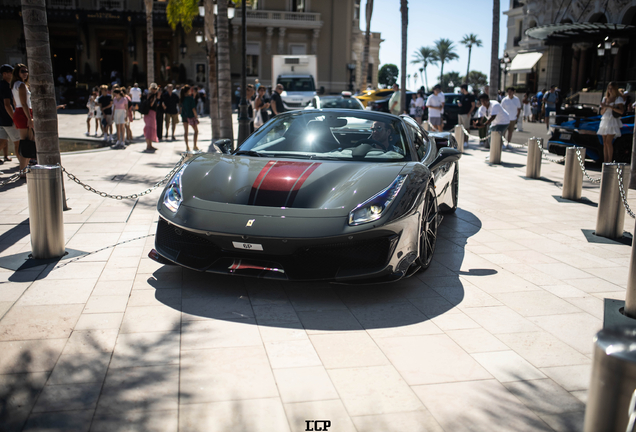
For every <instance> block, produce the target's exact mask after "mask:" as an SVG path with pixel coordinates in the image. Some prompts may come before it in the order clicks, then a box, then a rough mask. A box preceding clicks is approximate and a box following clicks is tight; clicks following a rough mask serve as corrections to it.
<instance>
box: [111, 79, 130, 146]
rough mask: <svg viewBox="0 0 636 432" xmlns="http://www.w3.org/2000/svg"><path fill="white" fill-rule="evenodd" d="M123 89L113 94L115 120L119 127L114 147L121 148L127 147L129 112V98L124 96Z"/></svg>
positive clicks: (116, 125)
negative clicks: (127, 117) (127, 118)
mask: <svg viewBox="0 0 636 432" xmlns="http://www.w3.org/2000/svg"><path fill="white" fill-rule="evenodd" d="M123 92H124V91H123V90H119V89H118V90H115V91H114V92H113V95H114V96H115V98H114V100H113V121H114V122H115V127H116V128H117V142H116V143H115V145H114V146H113V149H116V150H120V149H125V148H126V116H127V114H128V99H126V97H124V94H123Z"/></svg>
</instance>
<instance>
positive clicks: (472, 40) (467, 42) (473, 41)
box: [459, 33, 481, 79]
mask: <svg viewBox="0 0 636 432" xmlns="http://www.w3.org/2000/svg"><path fill="white" fill-rule="evenodd" d="M459 43H461V44H462V45H464V46H466V48H468V64H467V65H466V76H465V77H464V79H467V78H468V75H470V56H471V54H472V52H473V47H474V46H475V47H480V46H481V39H479V38H478V37H477V35H476V34H474V33H470V34H467V35H464V39H462V40H461V41H459Z"/></svg>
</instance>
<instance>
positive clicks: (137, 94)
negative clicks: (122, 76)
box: [130, 87, 141, 103]
mask: <svg viewBox="0 0 636 432" xmlns="http://www.w3.org/2000/svg"><path fill="white" fill-rule="evenodd" d="M130 98H131V99H132V102H135V103H136V102H141V89H140V88H139V87H133V88H131V89H130Z"/></svg>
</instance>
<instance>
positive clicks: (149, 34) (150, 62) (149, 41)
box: [144, 0, 155, 86]
mask: <svg viewBox="0 0 636 432" xmlns="http://www.w3.org/2000/svg"><path fill="white" fill-rule="evenodd" d="M154 1H155V0H144V5H145V6H146V85H147V86H149V85H150V83H152V82H154V81H155V37H154V30H153V26H152V4H153V3H154Z"/></svg>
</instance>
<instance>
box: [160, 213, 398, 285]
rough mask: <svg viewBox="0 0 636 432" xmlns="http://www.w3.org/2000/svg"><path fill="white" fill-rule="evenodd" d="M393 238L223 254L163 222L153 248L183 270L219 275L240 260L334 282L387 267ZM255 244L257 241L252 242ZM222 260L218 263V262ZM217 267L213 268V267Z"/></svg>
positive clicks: (201, 238) (289, 274) (297, 276)
mask: <svg viewBox="0 0 636 432" xmlns="http://www.w3.org/2000/svg"><path fill="white" fill-rule="evenodd" d="M398 237H399V236H397V235H392V236H386V237H379V238H374V239H370V240H361V241H344V242H337V243H329V244H320V245H314V246H311V245H310V246H303V247H299V248H297V249H296V250H295V251H294V252H293V253H291V254H289V255H272V254H264V253H254V252H243V251H241V250H223V249H221V248H220V247H218V246H217V245H216V244H214V243H213V242H211V241H210V240H208V239H207V238H206V237H205V236H202V235H198V234H195V233H192V232H190V231H187V230H184V229H181V228H178V227H176V226H174V225H171V224H169V223H168V222H166V221H165V220H163V219H160V220H159V224H158V226H157V237H156V248H157V251H158V252H159V253H161V254H162V255H164V256H166V258H169V259H171V260H172V261H175V262H177V263H179V264H181V265H184V266H186V267H190V268H194V269H198V270H207V269H209V268H210V267H214V270H211V271H220V270H221V269H223V268H227V267H229V266H225V265H223V266H221V265H220V264H221V262H223V263H227V262H231V261H228V259H229V260H243V262H244V263H246V264H247V263H254V264H263V265H264V266H266V267H272V266H273V263H274V264H278V265H280V267H281V268H282V269H284V271H285V274H286V275H287V277H288V278H289V279H295V280H308V279H335V278H336V277H337V276H343V275H344V276H346V275H353V274H369V273H374V272H377V271H380V270H382V269H383V268H384V267H385V266H386V265H387V263H388V261H389V259H390V257H391V255H392V253H393V250H394V249H395V245H396V244H397V240H398ZM254 241H255V242H258V240H257V239H254ZM221 260H222V261H221ZM215 263H217V265H216V266H214V264H215Z"/></svg>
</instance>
